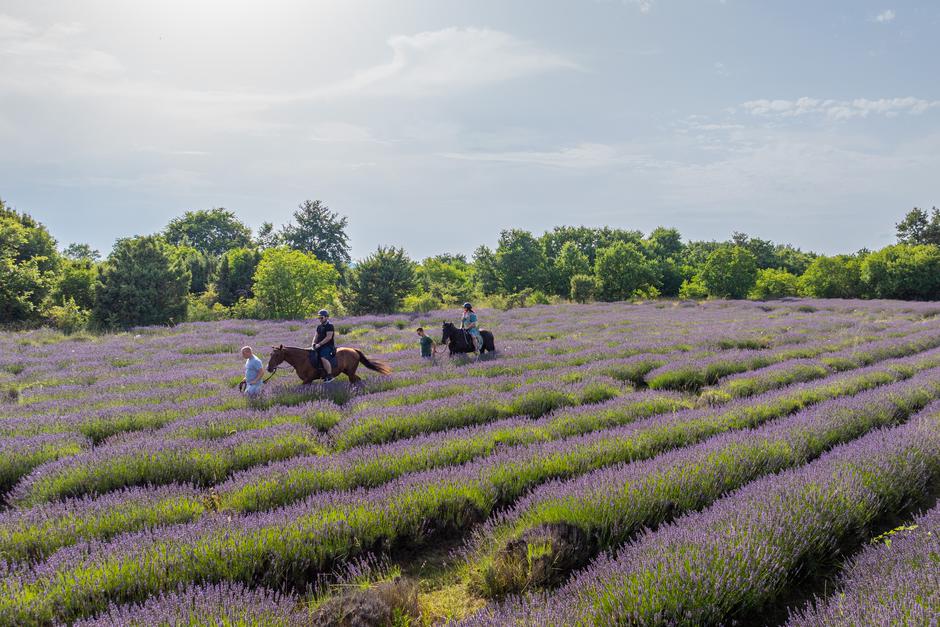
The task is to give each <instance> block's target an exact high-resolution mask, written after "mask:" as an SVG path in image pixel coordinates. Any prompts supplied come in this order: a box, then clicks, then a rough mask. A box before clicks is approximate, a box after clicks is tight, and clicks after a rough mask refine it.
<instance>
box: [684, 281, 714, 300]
mask: <svg viewBox="0 0 940 627" xmlns="http://www.w3.org/2000/svg"><path fill="white" fill-rule="evenodd" d="M679 298H685V299H691V300H704V299H706V298H708V288H707V287H705V284H704V283H703V282H702V279H701V277H699V276H694V277H692V278H691V279H686V280H685V281H683V282H682V286H681V287H680V288H679Z"/></svg>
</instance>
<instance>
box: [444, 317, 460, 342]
mask: <svg viewBox="0 0 940 627" xmlns="http://www.w3.org/2000/svg"><path fill="white" fill-rule="evenodd" d="M456 329H457V327H455V326H454V323H453V322H444V323H443V324H441V344H447V342H449V341H450V338H452V337H453V336H454V331H456Z"/></svg>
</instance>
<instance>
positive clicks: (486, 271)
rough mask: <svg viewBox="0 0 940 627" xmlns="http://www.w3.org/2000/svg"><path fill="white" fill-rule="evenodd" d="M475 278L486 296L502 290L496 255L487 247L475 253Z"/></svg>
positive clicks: (479, 248)
mask: <svg viewBox="0 0 940 627" xmlns="http://www.w3.org/2000/svg"><path fill="white" fill-rule="evenodd" d="M473 277H474V281H475V283H476V285H477V286H479V288H480V291H481V292H483V294H484V296H489V295H491V294H496V293H498V292H499V289H500V282H499V271H498V270H497V267H496V255H495V254H494V253H493V251H492V250H490V249H489V248H488V247H486V246H480V247H478V248H477V249H476V250H475V251H473Z"/></svg>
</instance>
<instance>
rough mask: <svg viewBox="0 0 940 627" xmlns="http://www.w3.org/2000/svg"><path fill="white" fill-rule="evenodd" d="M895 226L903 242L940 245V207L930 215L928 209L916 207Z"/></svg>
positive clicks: (899, 240)
mask: <svg viewBox="0 0 940 627" xmlns="http://www.w3.org/2000/svg"><path fill="white" fill-rule="evenodd" d="M895 226H896V227H897V234H898V242H900V243H901V244H912V245H915V246H916V245H918V244H934V245H936V246H940V209H937V208H936V207H934V208H933V210H931V212H930V216H929V217H928V215H927V212H926V211H924V210H923V209H918V208H917V207H914V208H913V209H911V210H910V211H909V212H908V213H907V215H906V216H904V219H903V220H901V221H900V222H898V223H897V224H896V225H895Z"/></svg>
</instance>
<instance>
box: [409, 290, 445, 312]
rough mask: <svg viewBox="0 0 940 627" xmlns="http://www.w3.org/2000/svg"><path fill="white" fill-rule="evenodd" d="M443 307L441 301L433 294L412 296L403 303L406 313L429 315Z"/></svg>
mask: <svg viewBox="0 0 940 627" xmlns="http://www.w3.org/2000/svg"><path fill="white" fill-rule="evenodd" d="M441 307H442V303H441V301H439V300H438V299H437V298H435V297H434V296H433V295H432V294H411V295H408V296H406V297H405V299H404V300H403V301H402V303H401V308H402V309H403V310H404V311H413V312H416V313H428V312H429V311H436V310H438V309H440V308H441Z"/></svg>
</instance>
